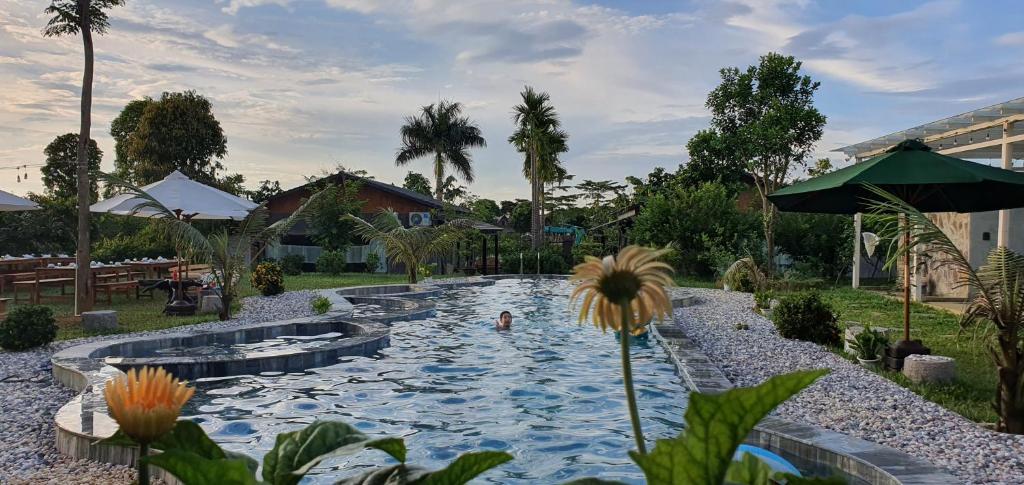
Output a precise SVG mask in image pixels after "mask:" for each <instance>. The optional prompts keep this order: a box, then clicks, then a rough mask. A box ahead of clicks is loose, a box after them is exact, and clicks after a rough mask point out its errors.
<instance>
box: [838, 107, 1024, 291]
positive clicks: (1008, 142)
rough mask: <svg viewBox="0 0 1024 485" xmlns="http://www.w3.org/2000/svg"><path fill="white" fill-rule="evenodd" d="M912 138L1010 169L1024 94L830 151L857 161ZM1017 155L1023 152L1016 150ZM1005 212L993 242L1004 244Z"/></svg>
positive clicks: (857, 234) (1022, 123)
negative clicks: (992, 161)
mask: <svg viewBox="0 0 1024 485" xmlns="http://www.w3.org/2000/svg"><path fill="white" fill-rule="evenodd" d="M912 138H919V139H921V140H923V141H924V142H925V143H926V144H928V146H930V147H932V150H934V151H936V152H938V153H941V154H944V155H950V156H955V157H957V158H963V159H967V160H1000V161H1001V162H1002V165H1001V166H1002V168H1005V169H1007V170H1013V158H1014V150H1013V147H1014V144H1024V97H1022V98H1017V99H1011V100H1009V101H1006V102H1003V103H998V104H994V105H992V106H986V107H984V108H979V109H976V110H972V111H968V112H966V113H961V114H958V115H955V116H950V117H949V118H944V119H941V120H938V121H932V122H931V123H925V124H923V125H919V126H915V127H913V128H908V129H906V130H902V131H897V132H895V133H890V134H888V135H884V136H880V137H878V138H873V139H871V140H867V141H862V142H860V143H855V144H853V145H849V146H845V147H842V148H839V149H837V150H834V151H836V152H841V153H843V154H845V155H846V156H847V158H848V159H849V158H852V159H854V160H855V161H856V162H857V163H859V162H861V161H863V160H867V159H869V158H871V157H873V156H875V155H879V154H882V153H884V152H885V151H886V150H887V149H889V148H890V147H892V146H893V145H896V144H897V143H899V142H901V141H903V140H908V139H912ZM1017 153H1018V155H1017V158H1018V159H1020V158H1021V155H1024V150H1018V151H1017ZM853 220H854V238H855V240H854V245H853V248H854V249H853V261H854V264H853V286H854V288H856V287H858V286H860V239H861V230H860V229H861V215H860V214H857V215H855V216H854V219H853ZM1008 238H1009V212H1008V211H1005V210H1004V211H999V230H998V236H997V244H998V245H1000V246H1006V244H1007V240H1008Z"/></svg>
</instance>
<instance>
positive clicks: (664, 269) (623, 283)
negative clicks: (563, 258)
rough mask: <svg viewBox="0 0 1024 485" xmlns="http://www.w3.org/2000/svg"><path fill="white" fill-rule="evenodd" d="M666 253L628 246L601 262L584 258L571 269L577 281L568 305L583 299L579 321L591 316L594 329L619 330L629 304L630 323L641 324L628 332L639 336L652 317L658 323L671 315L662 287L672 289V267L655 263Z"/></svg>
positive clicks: (669, 305)
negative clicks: (656, 319) (623, 309)
mask: <svg viewBox="0 0 1024 485" xmlns="http://www.w3.org/2000/svg"><path fill="white" fill-rule="evenodd" d="M668 251H669V250H668V249H661V250H654V249H651V248H645V247H641V246H628V247H626V248H623V249H622V251H619V255H618V256H617V257H615V256H605V258H604V259H603V260H602V259H597V258H595V257H593V256H587V257H586V261H585V262H583V263H580V264H578V265H576V267H575V268H573V275H572V277H571V278H570V280H572V281H578V282H579V285H577V286H576V288H575V289H574V290H573V292H572V296H571V297H570V303H571V304H574V303H575V302H576V301H577V300H578V299H579V298H580V297H582V298H583V305H582V306H583V307H582V309H581V311H580V318H579V321H580V322H581V323H582V322H583V321H585V320H586V319H587V317H588V316H591V315H592V319H593V322H594V326H596V327H598V328H600V329H601V330H607V329H608V328H611V329H613V330H620V327H621V326H622V317H623V313H622V306H623V302H628V305H629V306H630V310H631V311H630V316H631V317H632V322H635V323H639V324H640V325H634V326H633V327H632V328H630V329H629V330H630V332H631V333H633V334H634V335H639V334H641V333H643V332H644V328H643V325H644V324H646V323H647V322H649V321H650V320H651V319H652V318H654V317H658V319H659V320H660V319H662V318H664V317H665V316H667V315H669V314H671V313H672V301H671V300H670V299H669V297H668V293H667V292H666V291H665V287H666V286H672V278H671V277H670V276H669V273H670V272H671V271H672V268H671V267H670V266H669V265H667V264H665V263H663V262H661V261H658V258H660V257H661V256H662V255H664V254H665V253H667V252H668ZM591 312H592V313H591Z"/></svg>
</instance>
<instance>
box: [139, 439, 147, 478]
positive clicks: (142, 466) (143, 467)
mask: <svg viewBox="0 0 1024 485" xmlns="http://www.w3.org/2000/svg"><path fill="white" fill-rule="evenodd" d="M147 456H149V445H148V444H146V445H144V444H140V445H139V485H149V465H147V464H146V463H145V462H144V461H143V460H142V459H143V458H145V457H147Z"/></svg>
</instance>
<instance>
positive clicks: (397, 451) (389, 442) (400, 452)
mask: <svg viewBox="0 0 1024 485" xmlns="http://www.w3.org/2000/svg"><path fill="white" fill-rule="evenodd" d="M366 447H367V448H373V449H376V450H380V451H383V452H384V453H387V454H389V455H391V457H392V458H394V459H396V460H398V462H399V463H405V456H406V452H407V450H406V448H405V440H403V439H402V438H382V439H379V440H373V441H370V442H367V443H366Z"/></svg>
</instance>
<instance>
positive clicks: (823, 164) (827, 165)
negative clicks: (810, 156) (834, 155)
mask: <svg viewBox="0 0 1024 485" xmlns="http://www.w3.org/2000/svg"><path fill="white" fill-rule="evenodd" d="M833 170H835V167H833V166H832V160H829V159H827V158H819V159H818V161H817V162H815V163H814V166H813V167H810V168H808V169H807V175H810V176H811V177H818V176H821V175H825V174H826V173H829V172H831V171H833Z"/></svg>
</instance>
